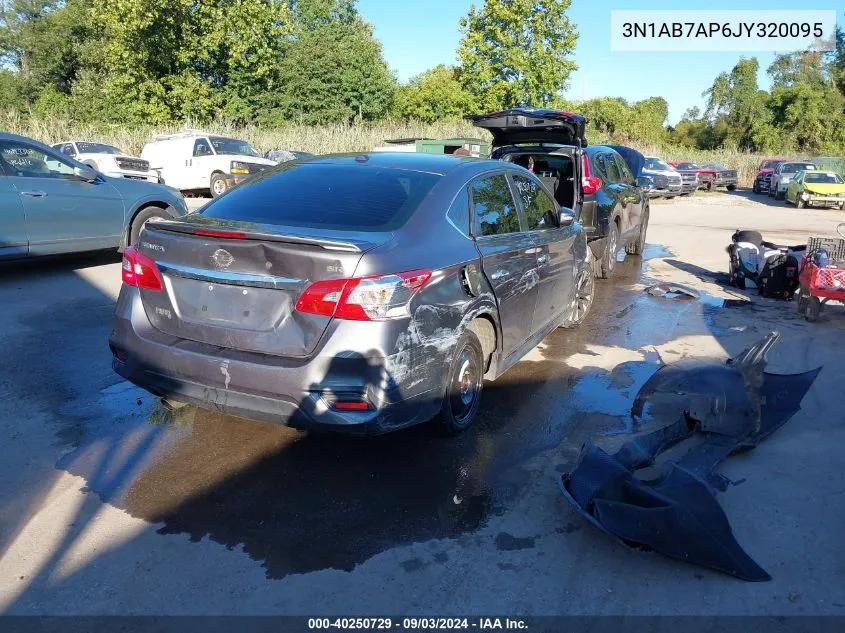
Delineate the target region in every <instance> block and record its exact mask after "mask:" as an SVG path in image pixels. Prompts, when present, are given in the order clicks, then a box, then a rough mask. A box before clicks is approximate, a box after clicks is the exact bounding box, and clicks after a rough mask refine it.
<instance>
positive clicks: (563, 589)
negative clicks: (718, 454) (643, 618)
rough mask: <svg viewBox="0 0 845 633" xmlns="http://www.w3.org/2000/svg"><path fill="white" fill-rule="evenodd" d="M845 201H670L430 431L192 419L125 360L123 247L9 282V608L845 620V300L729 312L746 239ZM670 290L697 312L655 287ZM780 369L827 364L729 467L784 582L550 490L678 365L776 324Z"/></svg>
mask: <svg viewBox="0 0 845 633" xmlns="http://www.w3.org/2000/svg"><path fill="white" fill-rule="evenodd" d="M839 221H845V214H843V213H841V212H832V211H808V210H802V211H797V210H795V209H794V208H791V207H788V206H785V205H783V204H782V203H779V202H778V203H775V202H772V201H770V200H769V199H766V198H762V197H756V198H755V197H753V196H751V195H750V194H747V193H744V192H736V193H735V194H717V195H707V196H697V197H695V198H692V199H679V200H676V201H674V202H663V201H661V202H656V203H654V205H653V207H652V216H651V228H650V231H649V234H648V241H649V243H650V246H649V248H648V252H647V254H646V258H645V261H643V260H640V259H639V258H628V260H626V261H625V262H623V263H620V265H619V268H618V270H617V271H616V274H615V276H614V278H613V279H612V280H611V281H608V282H600V283H599V284H598V297H597V301H596V304H595V307H594V310H593V312H592V315H591V316H590V318H589V322H588V323H586V324H585V325H584V326H583V327H582V328H581V329H580V330H579V331H575V332H564V331H561V332H557V333H555V334H553V335H551V336H549V337H548V338H547V340H546V341H544V343H543V344H541V345H540V346H539V347H537V348H536V349H535V350H533V351H532V353H531V354H529V356H528V357H527V358H526V359H525V360H524V361H523V362H521V363H519V364H518V365H517V366H516V367H514V368H513V369H512V370H511V371H509V372H508V373H507V374H506V375H505V376H504V377H503V378H502V379H501V380H500V381H497V382H496V383H492V384H487V385H486V386H485V393H484V398H483V403H482V411H481V414H480V422H479V424H478V426H477V428H475V429H474V430H472V431H471V432H469V433H467V434H465V435H464V436H462V437H460V438H457V439H442V438H439V437H437V436H436V435H434V434H432V433H431V432H430V431H429V430H428V429H427V428H415V429H411V430H408V431H403V432H399V433H396V434H393V435H390V436H385V437H381V438H376V439H367V440H362V439H346V438H333V437H309V436H305V435H302V434H298V433H295V432H293V431H290V430H288V429H285V428H282V427H278V426H273V425H269V424H263V423H257V422H251V421H247V420H241V419H236V418H232V417H225V416H222V415H216V414H212V413H208V412H203V411H196V410H193V409H188V410H183V411H182V412H180V414H179V415H178V416H176V418H175V419H174V418H173V417H172V416H167V415H166V414H164V412H163V411H162V410H161V408H160V407H158V406H157V405H156V403H155V401H154V399H153V398H152V397H151V396H149V395H147V394H146V393H144V392H143V391H141V390H139V389H136V388H135V387H133V386H131V385H129V384H127V383H125V382H122V381H121V380H119V379H118V377H117V376H116V375H115V374H113V373H112V371H111V368H110V354H109V350H108V348H107V345H106V338H107V335H108V332H109V329H110V319H111V314H112V310H113V304H114V301H115V298H116V295H117V292H118V289H119V283H120V272H119V271H120V264H119V260H118V258H117V257H116V256H114V255H97V256H88V257H76V258H72V259H64V260H57V261H46V262H30V263H26V264H24V265H16V266H5V267H3V268H2V270H0V305H2V306H3V308H2V310H0V349H2V350H3V351H2V358H3V363H2V366H0V367H2V368H0V399H2V403H3V407H2V409H0V551H2V558H0V611H2V612H4V613H12V614H118V613H132V614H160V613H166V614H223V613H226V614H246V613H261V614H271V613H274V614H275V613H285V614H301V615H314V614H329V613H332V614H364V615H373V614H408V613H415V614H423V613H425V614H439V615H445V614H458V613H462V614H490V613H497V614H502V613H508V614H514V615H516V614H537V615H539V614H560V613H570V614H572V613H578V614H676V613H682V614H762V613H766V614H784V615H786V614H840V615H841V614H845V590H843V587H845V548H843V546H842V544H843V532H842V530H843V525H845V475H843V472H845V468H843V458H842V456H843V454H845V428H843V423H845V414H843V411H845V389H843V387H842V386H843V385H845V362H843V346H845V336H843V335H844V334H845V308H843V307H841V306H829V307H828V308H827V309H826V310H825V311H824V312H823V314H822V319H821V320H820V321H819V322H818V323H816V324H808V323H806V322H805V321H804V320H803V318H800V317H799V315H798V314H797V312H796V310H795V306H794V304H793V303H784V302H777V301H774V300H768V299H761V298H759V297H758V296H756V295H755V294H753V293H746V294H747V296H749V297H750V298H751V301H752V304H751V305H750V306H746V307H722V306H721V298H723V297H724V296H725V294H724V289H723V288H722V287H721V286H719V285H718V284H717V283H715V281H714V278H713V275H714V273H716V272H718V271H724V270H726V264H727V256H726V254H725V252H724V248H725V245H726V244H727V243H728V241H729V239H730V235H731V233H732V231H733V230H734V229H736V228H738V227H741V226H742V227H751V228H756V229H759V230H761V231H762V232H763V234H764V235H765V236H766V237H767V238H768V239H771V240H774V241H777V240H783V241H785V242H789V243H801V242H804V241H805V240H806V238H807V236H808V235H810V234H817V235H825V236H832V235H833V226H834V223H835V222H839ZM656 279H659V280H673V281H677V282H682V283H686V284H689V285H692V286H694V287H696V288H698V289H699V290H701V291H703V292H704V295H703V298H702V300H691V301H674V300H664V299H658V298H652V297H649V296H647V295H645V294H644V293H643V292H642V289H643V287H644V285H645V284H647V283H649V281H650V280H656ZM774 329H776V330H779V331H780V332H781V333H782V334H783V340H782V341H781V342H780V343H779V344H778V346H777V347H775V349H774V350H773V352H772V353H771V354H770V362H771V365H770V369H772V370H773V371H780V372H797V371H803V370H807V369H811V368H813V367H816V366H819V365H824V369H823V371H822V373H821V374H820V376H819V378H818V379H817V381H816V383H815V385H814V386H813V388H812V390H811V391H810V393H809V394H808V395H807V397H806V398H805V399H804V402H803V409H802V411H801V412H799V413H798V414H797V415H796V416H795V417H794V418H793V419H792V420H791V421H790V422H789V423H788V424H787V425H786V426H785V427H784V428H783V429H781V430H780V431H779V432H778V433H776V434H775V435H774V436H773V437H771V438H770V439H768V440H767V441H766V442H765V443H764V444H763V445H761V446H760V447H758V448H757V449H756V450H754V451H752V452H750V453H748V454H746V455H743V456H738V457H734V458H731V459H730V460H728V462H726V464H725V467H724V468H723V472H724V473H725V474H726V475H727V476H728V477H730V478H731V479H733V480H736V481H739V480H744V481H743V483H741V484H739V485H736V486H733V487H731V488H730V489H729V490H728V491H727V492H726V493H724V494H722V495H720V501H721V503H722V505H723V507H724V509H725V511H726V513H727V515H728V517H729V519H730V521H731V524H732V526H733V529H734V532H735V534H736V536H737V538H738V540H739V542H740V543H741V544H742V545H744V546H745V548H746V550H747V551H748V552H749V553H750V554H751V556H752V557H754V558H755V560H757V562H759V563H760V564H761V565H762V566H763V567H764V568H765V569H766V570H768V571H769V572H770V573H771V575H772V576H773V580H772V581H771V582H767V583H745V582H742V581H739V580H735V579H733V578H731V577H728V576H724V575H721V574H719V573H715V572H711V571H708V570H705V569H701V568H697V567H693V566H690V565H687V564H683V563H680V562H676V561H673V560H669V559H666V558H663V557H661V556H657V555H648V554H642V553H633V552H630V551H627V550H625V549H623V548H622V547H620V546H619V545H617V544H616V543H615V542H613V541H611V540H609V539H608V538H606V537H605V536H603V535H602V534H600V533H598V532H597V531H596V530H595V529H594V528H593V527H592V526H590V525H588V524H587V523H586V522H585V521H584V520H583V519H581V518H580V517H579V516H578V515H577V514H576V513H575V512H574V511H573V510H572V509H571V508H570V507H569V506H568V505H567V504H566V502H565V501H564V499H563V497H562V496H561V494H560V492H559V491H558V488H557V485H556V483H555V478H556V477H557V476H558V474H559V473H560V472H562V471H565V470H566V469H567V468H568V467H569V466H570V465H571V464H572V461H573V460H574V459H575V457H576V456H577V453H578V450H579V447H580V446H581V444H582V443H583V442H584V441H585V440H586V439H587V438H594V439H595V440H596V441H597V442H599V443H600V444H608V445H612V444H613V443H614V442H616V443H618V441H619V438H620V437H624V434H625V433H626V431H627V430H629V429H630V419H629V416H628V411H629V409H630V405H631V402H632V399H633V397H634V394H635V393H636V391H637V388H638V387H639V386H640V385H641V384H642V383H643V382H644V381H645V380H646V379H647V378H648V376H649V375H650V374H651V373H652V372H653V371H654V370H655V369H656V367H657V366H658V363H659V362H660V359H663V361H671V360H673V359H676V358H679V357H681V356H684V355H713V356H721V357H724V356H726V355H728V354H734V353H736V352H738V351H740V350H741V349H743V348H744V347H745V346H746V345H748V344H749V343H751V342H754V341H755V340H757V339H758V338H760V337H761V336H763V335H765V334H766V333H767V332H769V331H770V330H774Z"/></svg>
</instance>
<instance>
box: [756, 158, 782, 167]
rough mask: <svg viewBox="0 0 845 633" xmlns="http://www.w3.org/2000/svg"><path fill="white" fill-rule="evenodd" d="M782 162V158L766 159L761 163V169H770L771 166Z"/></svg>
mask: <svg viewBox="0 0 845 633" xmlns="http://www.w3.org/2000/svg"><path fill="white" fill-rule="evenodd" d="M782 162H783V161H782V160H764V161H763V164H762V165H760V169H770V168H771V167H775V166H777V165H780V164H781V163H782Z"/></svg>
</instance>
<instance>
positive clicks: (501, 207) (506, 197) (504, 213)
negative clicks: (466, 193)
mask: <svg viewBox="0 0 845 633" xmlns="http://www.w3.org/2000/svg"><path fill="white" fill-rule="evenodd" d="M472 208H473V211H474V212H475V213H474V218H473V232H474V233H475V235H477V236H484V235H503V234H505V233H517V232H519V230H520V227H519V214H518V213H517V210H516V205H515V204H514V201H513V196H512V195H511V188H510V185H509V184H508V179H507V178H506V177H505V176H504V174H500V175H497V176H489V177H487V178H479V179H478V180H476V181H474V182H473V183H472Z"/></svg>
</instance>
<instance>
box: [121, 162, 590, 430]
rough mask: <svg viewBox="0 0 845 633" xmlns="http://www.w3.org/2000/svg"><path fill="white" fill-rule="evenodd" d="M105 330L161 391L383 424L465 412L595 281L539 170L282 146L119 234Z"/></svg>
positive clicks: (287, 415) (570, 219)
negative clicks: (221, 187) (168, 214)
mask: <svg viewBox="0 0 845 633" xmlns="http://www.w3.org/2000/svg"><path fill="white" fill-rule="evenodd" d="M123 282H124V283H123V286H122V288H121V291H120V296H119V298H118V301H117V308H116V317H115V322H114V328H113V330H112V333H111V337H110V346H111V350H112V352H113V354H114V360H113V367H114V369H115V371H116V372H117V373H118V374H120V375H121V376H123V377H124V378H126V379H128V380H130V381H132V382H134V383H135V384H137V385H139V386H141V387H143V388H145V389H147V390H149V391H150V392H152V393H153V394H156V395H158V396H162V397H164V398H166V399H167V400H166V402H168V403H173V402H182V403H184V402H193V403H196V404H199V405H200V406H205V407H210V408H215V409H220V410H223V411H228V412H231V413H235V414H237V415H242V416H246V417H251V418H256V419H263V420H269V421H275V422H279V421H283V420H287V421H288V423H289V424H290V425H292V426H295V427H299V428H306V429H308V428H310V429H315V428H319V429H332V430H338V431H346V432H360V433H382V432H386V431H392V430H394V429H398V428H401V427H405V426H409V425H412V424H416V423H419V422H422V421H424V420H428V419H431V418H432V417H435V416H437V420H438V422H439V425H440V427H441V428H442V429H443V430H444V431H445V432H447V433H457V432H460V431H462V430H464V429H466V428H467V427H468V426H469V425H470V424H471V423H472V421H473V419H474V418H475V417H476V413H477V411H478V402H479V397H480V395H481V389H482V383H483V380H484V379H495V378H496V377H498V376H500V375H501V374H502V373H503V372H505V371H506V370H507V369H508V368H509V367H511V366H512V365H513V364H514V363H516V362H517V361H518V360H519V359H520V358H522V356H523V355H524V354H526V353H527V352H528V351H529V350H530V349H532V348H533V347H534V346H535V345H536V344H537V343H538V342H539V341H540V340H542V339H543V338H544V337H545V336H546V335H547V334H549V332H551V331H553V330H554V329H556V328H557V327H560V326H569V327H572V326H576V325H578V324H579V323H581V322H582V321H583V320H584V318H585V317H586V315H587V313H588V312H589V310H590V307H591V305H592V301H593V287H594V283H595V282H594V277H593V275H592V271H591V266H590V259H589V249H588V248H587V241H586V234H585V232H584V230H583V228H582V227H581V226H580V224H578V222H577V221H576V220H575V215H574V213H573V211H572V210H571V209H568V208H560V207H559V206H558V205H557V204H555V202H554V200H553V199H552V197H551V196H550V195H549V194H548V193H547V192H546V190H545V188H544V187H543V184H542V182H541V181H540V180H539V179H538V178H537V177H536V176H534V175H532V174H530V173H528V172H527V171H526V170H524V169H521V168H519V167H517V166H515V165H510V164H508V163H505V162H502V161H492V160H478V159H469V158H458V157H452V156H435V155H427V154H416V153H415V154H404V153H395V154H394V153H369V154H359V155H336V156H317V157H314V158H306V159H301V160H298V161H291V162H288V163H283V164H282V165H279V166H278V167H277V168H276V169H273V170H270V171H268V172H265V173H264V174H262V175H261V176H259V177H257V178H256V179H253V180H250V181H247V182H246V183H244V184H242V185H240V186H238V187H237V188H235V189H233V190H232V191H231V192H229V193H228V194H227V195H225V196H222V197H220V198H217V199H215V200H212V201H211V202H209V203H208V204H207V205H205V206H204V207H203V208H202V209H200V210H199V211H197V212H196V213H193V214H190V215H187V216H184V217H183V218H181V219H180V220H178V221H171V222H157V223H155V224H153V223H150V224H148V225H147V226H146V228H145V230H144V232H143V234H142V238H141V242H140V244H139V245H138V246H137V247H136V248H132V249H127V250H126V251H125V253H124V274H123Z"/></svg>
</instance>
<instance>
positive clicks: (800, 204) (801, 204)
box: [795, 193, 804, 209]
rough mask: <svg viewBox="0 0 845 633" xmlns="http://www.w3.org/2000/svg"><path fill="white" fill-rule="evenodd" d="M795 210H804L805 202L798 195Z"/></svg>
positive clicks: (796, 195)
mask: <svg viewBox="0 0 845 633" xmlns="http://www.w3.org/2000/svg"><path fill="white" fill-rule="evenodd" d="M795 208H796V209H803V208H804V201H803V200H802V199H801V196H799V195H798V194H797V193H796V194H795Z"/></svg>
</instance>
